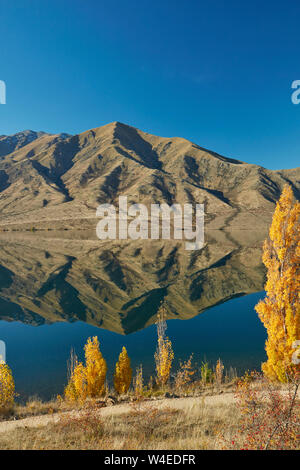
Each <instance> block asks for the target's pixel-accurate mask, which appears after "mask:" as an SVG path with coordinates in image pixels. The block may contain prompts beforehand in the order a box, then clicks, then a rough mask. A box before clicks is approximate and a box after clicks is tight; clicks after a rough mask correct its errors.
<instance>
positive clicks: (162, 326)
mask: <svg viewBox="0 0 300 470" xmlns="http://www.w3.org/2000/svg"><path fill="white" fill-rule="evenodd" d="M165 316H166V310H165V307H164V306H161V307H160V310H159V312H158V318H157V322H156V324H157V349H156V353H155V363H156V381H157V383H158V385H162V386H165V385H166V384H167V382H168V381H169V378H170V373H171V368H172V362H173V359H174V353H173V349H172V343H171V341H170V340H169V338H168V337H167V336H166V329H167V324H166V321H165Z"/></svg>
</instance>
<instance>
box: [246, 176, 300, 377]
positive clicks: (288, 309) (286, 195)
mask: <svg viewBox="0 0 300 470" xmlns="http://www.w3.org/2000/svg"><path fill="white" fill-rule="evenodd" d="M263 262H264V264H265V266H266V268H267V282H266V285H265V291H266V297H265V299H264V300H261V301H260V302H259V303H258V304H257V305H256V307H255V309H256V311H257V313H258V315H259V318H260V319H261V321H262V322H263V324H264V326H265V327H266V329H267V333H268V339H267V341H266V352H267V357H268V360H267V362H265V363H264V364H262V370H263V372H264V374H265V375H266V376H267V377H268V378H270V379H271V380H279V381H280V382H286V381H287V380H288V377H289V376H291V375H293V373H294V372H295V370H296V368H298V369H299V365H297V364H293V361H292V356H293V353H294V349H293V345H295V341H297V340H299V339H300V302H299V295H300V270H299V266H300V264H299V262H300V203H299V202H295V201H294V197H293V192H292V189H291V187H290V186H288V185H286V186H285V187H284V189H283V192H282V194H281V196H280V199H279V201H278V202H277V205H276V209H275V212H274V215H273V220H272V224H271V227H270V231H269V238H268V239H267V240H266V241H265V243H264V248H263Z"/></svg>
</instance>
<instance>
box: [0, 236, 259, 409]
mask: <svg viewBox="0 0 300 470" xmlns="http://www.w3.org/2000/svg"><path fill="white" fill-rule="evenodd" d="M209 237H210V238H209ZM209 237H207V240H208V241H209V243H207V245H206V247H205V248H204V249H203V250H201V251H199V252H186V251H184V250H183V249H182V247H181V246H180V245H178V243H163V242H161V243H160V242H157V244H155V243H152V244H148V245H147V244H145V243H144V244H143V245H140V246H139V244H138V242H136V243H135V244H133V245H131V244H130V243H127V244H124V245H122V246H120V245H117V244H116V245H114V246H112V245H109V246H108V245H101V246H99V243H98V242H96V241H94V240H80V239H75V238H76V237H75V238H74V237H73V238H72V239H64V240H59V239H53V238H52V239H46V238H45V239H39V238H37V237H34V236H28V238H24V237H19V238H15V239H13V240H12V239H10V238H6V239H5V238H3V237H2V239H0V340H3V341H5V343H6V348H7V357H6V359H7V363H8V364H9V365H10V367H11V368H12V369H13V373H14V377H15V382H16V388H17V392H18V393H19V395H20V399H21V400H25V399H27V398H28V397H29V396H34V395H37V396H39V397H41V398H43V399H49V398H51V397H53V396H56V395H57V394H58V393H60V394H61V393H62V391H63V387H64V385H65V384H66V380H67V360H68V358H69V356H70V350H71V348H74V349H75V351H76V353H77V355H78V356H79V358H80V359H82V351H83V346H84V344H85V343H86V340H87V338H88V337H89V336H98V338H99V341H100V344H101V350H102V353H103V355H104V357H105V359H106V360H107V363H108V368H109V374H108V379H109V380H111V378H112V372H113V367H114V364H115V362H116V360H117V358H118V355H119V353H120V351H121V349H122V346H125V347H126V348H127V351H128V353H129V356H130V358H131V361H132V367H133V369H135V368H136V367H137V366H139V365H140V364H142V365H143V369H144V374H145V376H146V377H149V376H150V375H151V374H153V372H154V353H155V349H156V326H155V321H156V315H157V311H158V308H159V305H160V304H161V302H164V305H165V306H166V309H167V312H168V321H167V325H168V329H167V334H168V336H169V338H170V339H171V341H172V344H173V348H174V352H175V357H176V361H175V364H174V366H175V368H176V365H177V364H178V361H179V360H186V359H188V357H189V356H190V354H191V353H193V354H194V362H195V364H196V366H197V367H199V366H200V365H201V362H202V361H203V360H207V361H208V362H209V363H210V364H211V365H214V364H215V363H216V361H217V359H218V358H219V357H220V358H221V359H222V360H223V362H224V364H225V367H226V368H227V369H229V368H230V367H233V368H236V369H237V371H238V373H242V372H243V371H245V370H247V369H254V368H256V369H259V368H260V364H261V362H262V361H264V360H265V352H264V343H265V339H266V332H265V329H264V327H263V325H262V324H261V322H260V320H259V319H258V317H257V314H256V312H255V310H254V306H255V304H256V303H257V302H258V300H259V299H260V298H262V297H263V295H264V293H263V292H262V289H263V283H264V269H263V267H262V264H261V242H260V241H258V240H256V238H255V236H254V235H253V236H252V237H249V234H248V235H247V236H244V237H241V236H240V235H237V234H230V235H228V236H226V237H225V238H224V237H223V235H220V234H214V235H213V234H210V235H209ZM220 237H221V238H220ZM222 237H223V238H222Z"/></svg>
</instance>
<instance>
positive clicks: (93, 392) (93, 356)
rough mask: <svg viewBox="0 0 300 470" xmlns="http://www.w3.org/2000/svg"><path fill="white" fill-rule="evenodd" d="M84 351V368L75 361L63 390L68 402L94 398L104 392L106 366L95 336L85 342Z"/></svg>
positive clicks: (80, 363)
mask: <svg viewBox="0 0 300 470" xmlns="http://www.w3.org/2000/svg"><path fill="white" fill-rule="evenodd" d="M84 351H85V366H84V365H83V364H82V362H78V361H77V359H76V360H75V363H74V366H73V370H72V371H71V377H70V380H69V383H68V385H67V387H66V388H65V397H66V398H67V399H68V400H70V401H77V400H80V401H84V400H85V399H86V398H87V397H89V398H96V397H99V396H102V395H103V394H104V391H105V378H106V372H107V366H106V361H105V359H104V358H103V356H102V354H101V352H100V345H99V341H98V338H97V337H96V336H95V337H93V338H92V339H91V338H89V339H88V340H87V343H86V345H85V347H84Z"/></svg>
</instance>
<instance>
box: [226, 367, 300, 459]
mask: <svg viewBox="0 0 300 470" xmlns="http://www.w3.org/2000/svg"><path fill="white" fill-rule="evenodd" d="M299 384H300V376H297V377H295V376H294V377H293V379H292V381H291V382H290V383H289V385H288V388H286V389H283V388H282V387H280V386H276V384H274V383H272V382H270V381H268V379H267V378H265V377H264V376H262V375H260V374H258V373H256V372H252V373H251V374H247V375H246V376H245V377H244V378H243V379H241V380H240V381H239V382H238V384H237V390H236V400H237V406H238V409H239V412H240V416H241V417H240V421H239V426H238V431H237V432H236V433H235V435H234V436H233V437H231V440H230V442H229V443H228V447H227V448H232V449H236V450H268V449H270V450H292V449H297V448H298V447H299V439H300V429H299V426H300V403H299V395H298V390H299Z"/></svg>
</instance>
